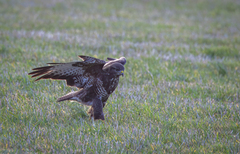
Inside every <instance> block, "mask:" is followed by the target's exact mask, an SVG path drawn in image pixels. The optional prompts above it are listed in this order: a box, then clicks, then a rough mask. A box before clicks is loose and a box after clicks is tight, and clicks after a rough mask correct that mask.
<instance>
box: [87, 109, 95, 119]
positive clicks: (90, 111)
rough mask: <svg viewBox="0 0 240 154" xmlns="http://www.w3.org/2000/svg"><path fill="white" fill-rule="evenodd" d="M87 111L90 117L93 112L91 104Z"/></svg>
mask: <svg viewBox="0 0 240 154" xmlns="http://www.w3.org/2000/svg"><path fill="white" fill-rule="evenodd" d="M87 113H88V114H89V115H90V118H92V117H93V113H94V112H93V107H92V106H91V107H90V108H89V109H88V111H87Z"/></svg>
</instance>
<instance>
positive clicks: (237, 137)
mask: <svg viewBox="0 0 240 154" xmlns="http://www.w3.org/2000/svg"><path fill="white" fill-rule="evenodd" d="M0 12H1V16H0V42H1V44H0V68H1V69H0V84H1V88H0V152H1V153H239V152H240V134H239V132H240V107H239V106H240V90H239V89H240V1H237V0H221V1H220V0H211V1H209V0H198V1H193V0H192V1H191V0H183V1H179V0H169V1H167V0H166V1H163V0H159V1H157V0H151V1H148V0H128V1H121V0H116V1H114V0H98V1H94V0H88V1H81V0H68V1H64V0H44V1H40V0H0ZM78 55H89V56H94V57H97V58H101V59H105V60H106V58H107V57H114V58H119V57H121V56H124V57H126V58H127V64H126V65H125V76H124V77H123V78H121V79H120V84H119V85H118V88H117V90H116V91H115V92H114V93H113V94H112V96H111V97H110V98H109V100H108V103H107V105H106V106H105V108H104V113H105V119H106V120H105V122H103V121H95V126H93V123H92V121H91V120H89V117H88V115H87V114H86V110H87V107H85V106H83V105H80V104H79V103H76V102H61V103H57V102H56V100H57V98H59V97H60V96H62V95H64V94H66V93H68V92H70V91H72V90H76V89H74V88H71V87H67V86H66V84H65V82H64V81H51V80H41V81H39V82H34V80H33V79H31V78H30V76H28V75H27V74H28V73H29V72H30V71H31V69H32V68H34V67H38V66H44V65H45V64H46V63H48V62H70V61H78V60H79V58H78V57H77V56H78Z"/></svg>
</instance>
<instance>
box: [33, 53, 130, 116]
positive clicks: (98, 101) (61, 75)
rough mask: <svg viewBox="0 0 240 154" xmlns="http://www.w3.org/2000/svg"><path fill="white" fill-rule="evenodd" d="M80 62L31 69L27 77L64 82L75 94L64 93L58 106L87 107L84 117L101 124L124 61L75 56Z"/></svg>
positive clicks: (121, 59)
mask: <svg viewBox="0 0 240 154" xmlns="http://www.w3.org/2000/svg"><path fill="white" fill-rule="evenodd" d="M79 57H80V58H81V59H82V60H83V61H79V62H70V63H48V64H50V65H51V66H44V67H38V68H34V69H33V72H30V73H29V75H32V77H37V76H40V77H39V78H37V79H36V80H35V81H38V80H41V79H56V80H66V82H67V85H68V86H75V87H77V88H79V91H75V92H71V93H68V94H67V95H64V96H62V97H60V98H58V100H57V101H58V102H61V101H65V100H75V101H78V102H80V103H81V104H84V105H87V106H90V109H89V110H88V113H89V114H90V116H91V117H94V119H101V120H104V114H103V107H104V106H105V103H106V101H107V99H108V97H109V96H110V94H112V93H113V91H114V90H115V89H116V87H117V85H118V82H119V77H120V75H123V71H124V65H125V63H126V59H125V58H124V57H121V58H119V59H114V58H108V60H109V61H104V60H100V59H97V58H93V57H89V56H79Z"/></svg>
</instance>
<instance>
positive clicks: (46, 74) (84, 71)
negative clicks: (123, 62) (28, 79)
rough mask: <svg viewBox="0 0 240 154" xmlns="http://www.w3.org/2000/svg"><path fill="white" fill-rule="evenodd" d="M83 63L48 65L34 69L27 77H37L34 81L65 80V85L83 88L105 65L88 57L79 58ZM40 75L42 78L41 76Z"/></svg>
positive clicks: (103, 62) (101, 61)
mask: <svg viewBox="0 0 240 154" xmlns="http://www.w3.org/2000/svg"><path fill="white" fill-rule="evenodd" d="M79 57H80V58H82V59H83V60H84V61H81V62H70V63H49V64H51V66H44V67H38V68H34V69H33V72H30V73H29V75H32V77H37V76H40V77H39V78H37V79H36V80H35V81H38V80H41V79H56V80H66V81H67V85H69V86H76V87H78V88H83V87H84V85H85V84H86V83H87V82H88V80H89V78H90V76H91V75H92V76H94V75H97V74H98V73H100V72H102V67H103V65H104V64H105V63H106V62H105V61H103V60H100V59H96V58H93V57H88V56H79ZM41 75H42V76H41Z"/></svg>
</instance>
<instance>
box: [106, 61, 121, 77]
mask: <svg viewBox="0 0 240 154" xmlns="http://www.w3.org/2000/svg"><path fill="white" fill-rule="evenodd" d="M103 71H105V72H107V73H109V74H110V75H114V76H120V75H122V76H123V75H124V74H123V72H124V66H123V65H122V64H121V63H118V62H115V63H108V64H107V65H104V66H103Z"/></svg>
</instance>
